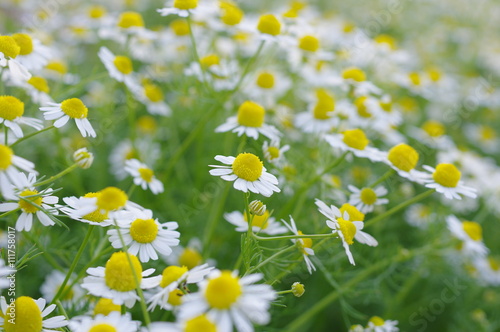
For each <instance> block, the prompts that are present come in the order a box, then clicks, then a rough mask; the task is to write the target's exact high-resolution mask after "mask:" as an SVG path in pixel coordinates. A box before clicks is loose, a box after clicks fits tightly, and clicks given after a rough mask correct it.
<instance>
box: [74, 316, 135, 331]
mask: <svg viewBox="0 0 500 332" xmlns="http://www.w3.org/2000/svg"><path fill="white" fill-rule="evenodd" d="M140 325H141V323H140V322H139V321H135V320H132V316H131V315H130V313H128V312H127V313H126V314H125V315H122V314H121V313H119V312H111V313H110V314H109V315H106V316H105V315H96V316H95V317H88V316H83V317H76V318H74V319H72V320H71V321H70V322H69V328H70V330H71V331H72V332H94V331H109V332H137V331H138V329H139V327H140Z"/></svg>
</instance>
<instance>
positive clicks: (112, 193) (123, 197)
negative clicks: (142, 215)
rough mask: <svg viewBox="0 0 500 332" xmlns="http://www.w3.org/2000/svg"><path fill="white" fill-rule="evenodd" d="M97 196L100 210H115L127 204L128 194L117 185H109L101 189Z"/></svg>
mask: <svg viewBox="0 0 500 332" xmlns="http://www.w3.org/2000/svg"><path fill="white" fill-rule="evenodd" d="M99 194H100V195H99V196H97V207H98V208H99V209H100V210H105V211H113V210H117V209H119V208H121V207H124V206H125V204H127V200H128V197H127V194H125V192H124V191H123V190H120V189H118V188H116V187H107V188H104V189H103V190H101V191H99Z"/></svg>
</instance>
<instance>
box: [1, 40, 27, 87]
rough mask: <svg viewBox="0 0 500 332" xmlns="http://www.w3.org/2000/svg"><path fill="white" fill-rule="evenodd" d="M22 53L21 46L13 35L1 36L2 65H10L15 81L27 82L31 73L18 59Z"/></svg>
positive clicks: (11, 75)
mask: <svg viewBox="0 0 500 332" xmlns="http://www.w3.org/2000/svg"><path fill="white" fill-rule="evenodd" d="M20 53H21V47H20V46H19V45H18V44H17V43H16V41H15V40H14V38H12V37H11V36H0V67H9V72H10V78H11V79H12V80H14V81H22V82H25V81H27V80H29V79H30V78H31V74H30V72H29V71H28V69H26V67H25V66H23V65H22V64H21V63H19V61H18V60H17V59H16V58H17V57H18V56H19V54H20Z"/></svg>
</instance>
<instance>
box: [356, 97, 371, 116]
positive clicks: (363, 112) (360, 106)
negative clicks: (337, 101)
mask: <svg viewBox="0 0 500 332" xmlns="http://www.w3.org/2000/svg"><path fill="white" fill-rule="evenodd" d="M367 99H368V97H366V96H362V97H358V98H356V100H355V101H354V105H355V106H356V109H357V111H358V115H359V116H360V117H362V118H371V117H372V114H371V113H370V112H369V111H368V107H366V104H365V102H366V100H367Z"/></svg>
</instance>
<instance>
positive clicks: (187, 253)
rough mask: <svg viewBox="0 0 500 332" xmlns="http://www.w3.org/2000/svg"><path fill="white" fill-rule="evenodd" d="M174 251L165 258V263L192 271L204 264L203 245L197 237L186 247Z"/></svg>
mask: <svg viewBox="0 0 500 332" xmlns="http://www.w3.org/2000/svg"><path fill="white" fill-rule="evenodd" d="M172 250H173V251H172V254H171V255H169V256H167V257H164V258H165V261H166V262H167V263H169V264H170V265H178V266H186V267H187V268H188V269H189V270H190V269H192V268H195V267H196V266H198V265H200V264H201V263H203V257H202V256H201V253H202V252H203V250H202V243H201V241H200V239H198V238H196V237H194V238H192V239H190V240H189V242H188V244H187V245H186V246H185V247H183V246H182V245H178V246H177V247H174V248H172ZM210 265H215V264H210Z"/></svg>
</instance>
